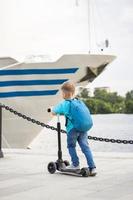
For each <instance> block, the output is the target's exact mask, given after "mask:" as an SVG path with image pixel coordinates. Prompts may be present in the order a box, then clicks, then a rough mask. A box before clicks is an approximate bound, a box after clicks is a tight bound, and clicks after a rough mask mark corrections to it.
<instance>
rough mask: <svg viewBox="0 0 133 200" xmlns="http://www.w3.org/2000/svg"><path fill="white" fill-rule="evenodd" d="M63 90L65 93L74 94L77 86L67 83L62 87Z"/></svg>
mask: <svg viewBox="0 0 133 200" xmlns="http://www.w3.org/2000/svg"><path fill="white" fill-rule="evenodd" d="M61 90H62V91H63V92H72V93H73V94H74V92H75V86H74V84H73V83H71V82H68V81H67V82H65V83H64V84H63V85H62V87H61Z"/></svg>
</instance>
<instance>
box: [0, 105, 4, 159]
mask: <svg viewBox="0 0 133 200" xmlns="http://www.w3.org/2000/svg"><path fill="white" fill-rule="evenodd" d="M3 157H4V155H3V152H2V107H1V106H0V158H3Z"/></svg>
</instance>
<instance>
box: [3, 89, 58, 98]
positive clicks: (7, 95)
mask: <svg viewBox="0 0 133 200" xmlns="http://www.w3.org/2000/svg"><path fill="white" fill-rule="evenodd" d="M57 92H58V90H41V91H15V92H0V98H12V97H30V96H48V95H55V94H56V93H57Z"/></svg>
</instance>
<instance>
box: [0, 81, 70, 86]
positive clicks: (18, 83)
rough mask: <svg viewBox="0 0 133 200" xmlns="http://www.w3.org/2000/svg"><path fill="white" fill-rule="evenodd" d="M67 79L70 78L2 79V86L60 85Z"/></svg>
mask: <svg viewBox="0 0 133 200" xmlns="http://www.w3.org/2000/svg"><path fill="white" fill-rule="evenodd" d="M66 81H68V79H60V80H17V81H0V87H11V86H29V85H59V84H62V83H64V82H66Z"/></svg>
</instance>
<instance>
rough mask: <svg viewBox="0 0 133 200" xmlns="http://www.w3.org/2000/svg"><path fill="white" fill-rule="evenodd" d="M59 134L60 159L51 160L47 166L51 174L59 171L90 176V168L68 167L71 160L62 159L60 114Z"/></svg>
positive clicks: (49, 110)
mask: <svg viewBox="0 0 133 200" xmlns="http://www.w3.org/2000/svg"><path fill="white" fill-rule="evenodd" d="M48 112H51V109H48ZM57 118H58V120H57V136H58V159H57V160H56V161H55V162H53V161H52V162H50V163H49V164H48V166H47V169H48V171H49V173H50V174H54V173H55V172H56V170H57V171H59V172H61V173H63V174H68V175H77V176H82V177H88V176H89V169H88V168H85V167H84V168H81V169H67V166H69V165H70V164H69V161H67V160H63V159H62V149H61V123H60V121H59V115H57Z"/></svg>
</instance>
